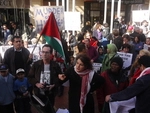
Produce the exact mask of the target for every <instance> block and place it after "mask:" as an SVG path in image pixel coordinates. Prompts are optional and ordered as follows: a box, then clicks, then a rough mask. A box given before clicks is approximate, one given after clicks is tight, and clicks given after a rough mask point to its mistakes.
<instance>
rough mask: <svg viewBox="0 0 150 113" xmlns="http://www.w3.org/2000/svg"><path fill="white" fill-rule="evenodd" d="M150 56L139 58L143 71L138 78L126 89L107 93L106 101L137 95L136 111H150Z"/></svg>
mask: <svg viewBox="0 0 150 113" xmlns="http://www.w3.org/2000/svg"><path fill="white" fill-rule="evenodd" d="M149 62H150V56H146V55H144V56H142V57H140V58H139V60H138V63H139V65H140V69H141V71H142V73H141V74H140V76H139V77H138V78H137V80H136V82H135V83H134V84H133V85H131V86H129V87H127V88H126V89H125V90H123V91H121V92H118V93H115V94H111V95H107V96H106V98H105V101H106V102H114V101H123V100H128V99H130V98H133V97H134V96H136V102H135V112H136V113H149V112H150V107H149V106H150V103H149V101H150V95H149V94H150V63H149Z"/></svg>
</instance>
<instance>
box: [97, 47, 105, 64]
mask: <svg viewBox="0 0 150 113" xmlns="http://www.w3.org/2000/svg"><path fill="white" fill-rule="evenodd" d="M104 56H105V54H104V48H103V47H102V46H100V47H99V48H98V58H97V60H96V63H102V62H103V59H104Z"/></svg>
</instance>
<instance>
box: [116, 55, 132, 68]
mask: <svg viewBox="0 0 150 113" xmlns="http://www.w3.org/2000/svg"><path fill="white" fill-rule="evenodd" d="M117 53H118V55H119V56H120V57H121V58H122V59H123V62H124V63H123V69H124V68H126V67H129V66H130V65H131V63H132V56H133V54H131V53H123V52H117Z"/></svg>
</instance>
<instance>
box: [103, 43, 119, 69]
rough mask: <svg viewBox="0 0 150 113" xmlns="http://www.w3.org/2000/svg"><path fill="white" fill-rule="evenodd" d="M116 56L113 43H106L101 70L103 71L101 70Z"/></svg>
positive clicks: (107, 67) (108, 66) (107, 66)
mask: <svg viewBox="0 0 150 113" xmlns="http://www.w3.org/2000/svg"><path fill="white" fill-rule="evenodd" d="M116 56H118V54H117V47H116V45H115V44H108V45H107V53H106V55H105V56H104V59H103V62H102V69H101V72H103V71H105V70H107V69H109V68H110V62H111V60H112V59H113V58H114V57H116Z"/></svg>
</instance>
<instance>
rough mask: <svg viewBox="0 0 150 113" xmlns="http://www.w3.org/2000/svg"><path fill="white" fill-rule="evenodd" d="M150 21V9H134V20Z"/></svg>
mask: <svg viewBox="0 0 150 113" xmlns="http://www.w3.org/2000/svg"><path fill="white" fill-rule="evenodd" d="M143 20H147V21H149V10H135V11H132V22H142V21H143Z"/></svg>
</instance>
